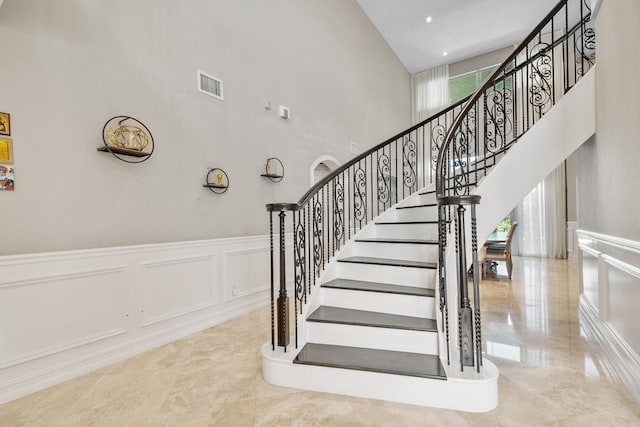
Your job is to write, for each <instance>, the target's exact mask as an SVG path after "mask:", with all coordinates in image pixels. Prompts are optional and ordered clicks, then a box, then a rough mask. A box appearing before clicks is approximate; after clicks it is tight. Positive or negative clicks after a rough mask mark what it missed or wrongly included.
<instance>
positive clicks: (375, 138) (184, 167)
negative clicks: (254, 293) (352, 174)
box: [0, 0, 411, 255]
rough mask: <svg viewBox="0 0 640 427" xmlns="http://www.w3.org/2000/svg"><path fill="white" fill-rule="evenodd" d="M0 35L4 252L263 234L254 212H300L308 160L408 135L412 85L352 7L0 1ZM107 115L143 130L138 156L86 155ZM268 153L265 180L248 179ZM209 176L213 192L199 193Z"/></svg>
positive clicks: (337, 1) (226, 1) (191, 0)
mask: <svg viewBox="0 0 640 427" xmlns="http://www.w3.org/2000/svg"><path fill="white" fill-rule="evenodd" d="M0 39H1V40H3V45H4V55H3V61H2V67H0V93H1V94H2V96H1V98H0V111H4V112H8V113H10V114H11V119H12V125H13V135H12V136H13V138H14V157H15V168H16V187H15V191H14V192H0V208H1V209H2V216H1V217H2V222H3V224H5V225H6V226H5V227H2V242H3V244H2V246H0V255H11V254H19V253H33V252H42V251H55V250H67V249H85V248H97V247H110V246H120V245H131V244H144V243H161V242H172V241H188V240H198V239H210V238H218V237H229V236H248V235H259V234H265V233H266V232H267V230H268V220H267V214H266V211H265V208H264V205H265V203H270V202H293V201H296V200H297V199H298V198H299V197H300V196H301V195H302V194H303V193H304V192H305V191H306V190H307V188H308V186H309V184H308V182H309V178H308V177H309V167H310V165H311V162H312V161H313V159H315V158H317V157H318V156H319V155H322V154H328V155H332V156H334V157H336V158H338V159H339V160H340V161H346V160H347V159H349V158H351V157H352V156H353V154H351V153H350V152H349V144H350V142H356V143H357V144H359V146H360V150H364V149H366V148H368V147H370V146H373V145H375V144H377V143H380V142H382V141H383V140H384V139H386V138H388V137H391V136H392V135H394V134H395V133H397V132H399V131H401V130H402V129H403V128H406V127H408V126H409V124H410V119H411V117H410V102H409V100H410V93H409V91H410V76H409V74H408V73H407V71H406V70H405V68H404V67H403V66H402V64H401V63H400V62H399V61H398V59H397V57H396V56H395V55H394V54H393V52H392V51H391V49H390V48H389V47H388V45H387V44H386V43H385V41H384V40H383V39H382V37H381V36H380V35H379V34H378V32H377V31H376V30H375V28H374V27H373V26H372V24H371V23H370V21H369V20H368V18H367V17H366V15H365V14H364V13H363V12H362V10H361V9H360V8H359V6H358V5H357V3H356V2H355V1H351V0H350V1H343V0H330V1H299V0H281V1H276V2H264V1H258V0H245V1H241V2H239V1H234V0H211V1H202V0H186V1H181V2H175V1H172V2H170V1H167V0H161V1H153V0H139V1H135V2H131V1H126V0H113V1H109V2H96V1H89V0H59V1H55V2H52V1H47V0H8V1H5V2H4V4H3V6H2V10H0ZM198 69H200V70H202V71H204V72H206V73H209V74H211V75H213V76H216V77H217V78H219V79H221V80H223V82H224V98H225V99H224V101H220V100H217V99H215V98H213V97H210V96H207V95H204V94H201V93H199V92H198V91H197V89H196V70H198ZM267 100H268V101H270V102H271V104H272V106H273V108H272V109H270V110H267V109H265V108H264V105H265V101H267ZM279 105H285V106H287V107H289V108H290V111H291V119H290V120H283V119H281V118H280V117H279V116H278V106H279ZM116 115H131V116H134V117H136V118H139V119H140V120H141V121H142V122H144V123H145V124H146V125H147V126H148V127H149V128H150V129H151V131H152V133H153V136H154V138H155V142H156V151H155V153H154V155H153V157H151V159H150V160H148V161H147V162H145V163H143V164H140V165H129V164H125V163H123V162H120V161H118V160H116V159H114V158H113V157H112V156H110V155H109V154H105V153H98V152H96V148H97V147H98V146H99V145H100V144H102V136H101V134H102V126H103V125H104V123H105V122H106V120H107V119H109V118H110V117H113V116H116ZM274 156H275V157H278V158H280V159H281V160H282V162H283V163H284V165H285V168H286V176H285V179H284V180H283V181H282V182H281V183H279V184H274V183H272V182H270V181H268V180H267V179H265V178H262V177H260V173H262V172H263V168H264V163H265V161H266V159H267V158H268V157H274ZM212 166H216V167H221V168H223V169H225V170H226V172H227V173H228V175H229V178H230V181H231V186H230V189H229V190H228V191H227V193H226V194H224V195H221V196H220V195H214V194H212V193H211V192H209V191H208V190H207V189H204V188H203V187H202V184H203V183H204V179H205V175H206V172H207V169H208V168H209V167H212Z"/></svg>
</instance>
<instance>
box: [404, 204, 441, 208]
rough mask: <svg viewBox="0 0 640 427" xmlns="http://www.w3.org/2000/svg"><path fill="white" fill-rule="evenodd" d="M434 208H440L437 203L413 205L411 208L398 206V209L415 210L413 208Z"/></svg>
mask: <svg viewBox="0 0 640 427" xmlns="http://www.w3.org/2000/svg"><path fill="white" fill-rule="evenodd" d="M433 206H438V204H437V203H424V204H422V205H411V206H398V207H397V208H396V209H413V208H430V207H433Z"/></svg>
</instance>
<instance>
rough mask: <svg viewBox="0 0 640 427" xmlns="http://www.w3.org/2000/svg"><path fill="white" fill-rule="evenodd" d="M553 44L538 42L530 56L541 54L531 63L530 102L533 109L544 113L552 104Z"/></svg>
mask: <svg viewBox="0 0 640 427" xmlns="http://www.w3.org/2000/svg"><path fill="white" fill-rule="evenodd" d="M550 49H551V46H549V44H548V43H544V42H541V43H538V44H537V45H535V46H534V47H533V48H532V49H531V51H530V56H534V55H538V54H539V56H538V57H537V58H536V59H535V60H534V61H533V62H532V63H531V73H530V74H529V79H530V80H531V85H530V87H529V104H531V106H532V107H533V110H534V111H535V112H537V113H538V114H540V115H542V114H544V113H545V112H546V110H547V109H548V108H549V107H550V106H551V101H552V98H551V97H552V92H553V88H552V84H553V81H552V78H553V63H552V58H551V55H550V54H549V53H550Z"/></svg>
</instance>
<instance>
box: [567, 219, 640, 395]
mask: <svg viewBox="0 0 640 427" xmlns="http://www.w3.org/2000/svg"><path fill="white" fill-rule="evenodd" d="M577 236H578V239H579V249H580V254H581V255H580V269H581V275H580V280H581V283H580V289H581V295H580V309H579V313H580V319H581V325H582V326H583V327H584V328H585V330H586V331H587V333H588V334H589V336H591V337H592V338H593V339H594V340H595V341H596V342H597V343H598V344H599V345H600V346H601V347H602V348H603V350H604V353H605V354H606V355H607V358H608V359H609V362H610V363H611V365H612V367H613V369H614V371H615V372H616V373H617V375H618V376H619V379H620V381H621V382H623V383H624V384H625V385H626V386H627V388H628V390H629V392H630V393H631V395H632V397H633V398H634V399H635V400H636V402H638V403H639V404H640V357H639V356H638V354H639V353H640V331H638V328H637V325H638V324H639V323H640V313H638V312H637V310H635V308H634V307H632V306H630V305H629V301H639V300H640V242H638V241H634V240H629V239H624V238H621V237H616V236H611V235H606V234H601V233H596V232H592V231H587V230H577Z"/></svg>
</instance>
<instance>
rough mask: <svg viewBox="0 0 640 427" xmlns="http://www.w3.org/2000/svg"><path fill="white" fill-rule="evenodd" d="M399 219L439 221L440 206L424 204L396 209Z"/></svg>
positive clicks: (397, 218)
mask: <svg viewBox="0 0 640 427" xmlns="http://www.w3.org/2000/svg"><path fill="white" fill-rule="evenodd" d="M396 220H398V221H437V220H438V208H437V207H436V206H424V207H417V208H410V209H396Z"/></svg>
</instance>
